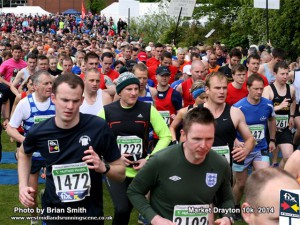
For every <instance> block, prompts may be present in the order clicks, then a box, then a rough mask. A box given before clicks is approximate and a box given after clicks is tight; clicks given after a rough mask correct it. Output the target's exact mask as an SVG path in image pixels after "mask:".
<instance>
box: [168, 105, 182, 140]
mask: <svg viewBox="0 0 300 225" xmlns="http://www.w3.org/2000/svg"><path fill="white" fill-rule="evenodd" d="M184 112H186V108H183V109H180V110H179V111H178V113H177V115H176V116H175V118H174V120H173V122H172V123H171V124H170V132H171V135H172V141H176V140H177V139H176V129H177V127H178V126H179V124H180V123H181V122H182V118H183V115H184Z"/></svg>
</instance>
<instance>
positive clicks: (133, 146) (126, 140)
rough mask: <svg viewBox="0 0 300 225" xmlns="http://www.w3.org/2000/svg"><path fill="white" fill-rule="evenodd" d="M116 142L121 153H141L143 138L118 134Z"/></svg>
mask: <svg viewBox="0 0 300 225" xmlns="http://www.w3.org/2000/svg"><path fill="white" fill-rule="evenodd" d="M117 144H118V147H119V149H120V151H121V154H130V155H141V154H142V152H143V140H142V139H141V138H139V137H137V136H118V137H117Z"/></svg>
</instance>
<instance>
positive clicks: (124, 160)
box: [121, 154, 133, 166]
mask: <svg viewBox="0 0 300 225" xmlns="http://www.w3.org/2000/svg"><path fill="white" fill-rule="evenodd" d="M129 156H130V154H122V156H121V159H122V160H123V162H124V163H125V165H126V166H130V165H131V164H133V161H130V160H129V159H128V158H127V157H129Z"/></svg>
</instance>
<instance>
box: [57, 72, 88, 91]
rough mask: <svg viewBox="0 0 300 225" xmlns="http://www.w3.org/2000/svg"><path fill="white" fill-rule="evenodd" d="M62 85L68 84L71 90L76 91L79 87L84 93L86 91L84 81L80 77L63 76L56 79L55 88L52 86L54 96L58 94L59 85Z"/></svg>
mask: <svg viewBox="0 0 300 225" xmlns="http://www.w3.org/2000/svg"><path fill="white" fill-rule="evenodd" d="M62 83H66V84H68V85H69V87H70V88H72V89H75V88H77V87H78V86H79V87H80V88H81V90H82V93H83V90H84V83H83V81H82V79H81V78H80V77H79V76H76V75H62V76H58V78H56V79H55V81H54V83H53V86H52V92H53V93H54V94H56V93H57V88H58V86H59V85H61V84H62Z"/></svg>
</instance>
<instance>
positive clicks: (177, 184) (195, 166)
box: [127, 108, 234, 225]
mask: <svg viewBox="0 0 300 225" xmlns="http://www.w3.org/2000/svg"><path fill="white" fill-rule="evenodd" d="M214 133H215V120H214V117H213V115H212V114H211V113H210V111H209V110H208V109H206V108H202V109H198V108H197V109H193V110H191V111H190V112H189V113H188V114H187V116H186V118H185V119H184V122H183V130H182V131H181V135H182V137H183V139H184V140H185V142H184V143H180V144H178V145H173V146H171V147H168V148H166V149H165V150H162V151H160V152H158V153H156V154H155V155H153V156H152V157H151V158H150V159H149V161H148V162H147V163H146V165H145V166H144V167H143V168H142V169H141V170H140V172H139V173H138V174H137V175H136V177H135V178H134V179H133V181H132V183H131V184H130V186H129V188H128V191H127V194H128V197H129V199H130V201H131V202H132V204H133V206H134V207H135V208H137V209H138V211H139V212H140V213H141V214H142V215H143V216H144V217H145V218H146V219H147V220H148V221H149V222H151V224H164V225H168V224H172V225H173V224H175V223H174V222H176V223H177V224H178V223H180V222H182V224H189V223H188V220H190V221H194V222H198V224H200V223H199V222H201V224H206V223H207V221H208V220H209V218H210V219H211V220H212V219H213V213H222V215H223V217H221V218H219V219H217V220H216V221H215V223H216V224H222V225H229V224H231V223H232V222H233V221H232V219H231V213H232V210H234V200H233V195H232V190H231V185H230V167H229V164H228V162H227V161H226V159H225V158H224V157H222V156H220V155H218V154H217V153H216V152H215V151H212V150H211V146H212V144H213V142H214ZM148 191H150V202H148V201H147V200H146V198H145V194H147V193H148ZM212 204H214V205H215V207H212ZM172 221H173V222H172Z"/></svg>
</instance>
